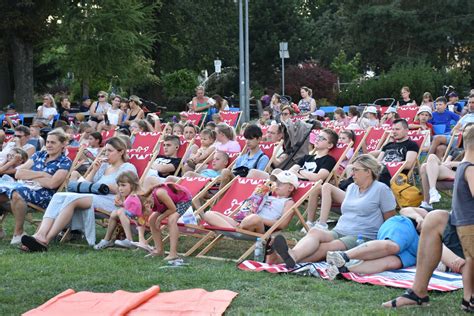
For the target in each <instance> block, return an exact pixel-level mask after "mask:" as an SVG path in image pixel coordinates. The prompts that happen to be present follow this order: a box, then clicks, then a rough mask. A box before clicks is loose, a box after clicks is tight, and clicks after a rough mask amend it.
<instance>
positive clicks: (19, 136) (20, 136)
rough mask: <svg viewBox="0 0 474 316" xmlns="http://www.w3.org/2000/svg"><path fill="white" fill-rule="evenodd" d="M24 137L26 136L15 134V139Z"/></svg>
mask: <svg viewBox="0 0 474 316" xmlns="http://www.w3.org/2000/svg"><path fill="white" fill-rule="evenodd" d="M23 136H25V135H16V134H15V137H18V138H22V137H23Z"/></svg>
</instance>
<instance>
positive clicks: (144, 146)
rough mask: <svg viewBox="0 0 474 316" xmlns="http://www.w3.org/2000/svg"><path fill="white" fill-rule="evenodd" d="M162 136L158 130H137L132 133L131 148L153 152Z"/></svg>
mask: <svg viewBox="0 0 474 316" xmlns="http://www.w3.org/2000/svg"><path fill="white" fill-rule="evenodd" d="M162 136H163V134H162V133H159V132H149V133H147V132H139V133H136V134H135V135H134V138H133V144H132V149H136V150H140V151H143V152H146V153H153V152H154V151H155V149H156V147H157V146H158V144H159V141H160V140H161V137H162Z"/></svg>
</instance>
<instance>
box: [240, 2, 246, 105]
mask: <svg viewBox="0 0 474 316" xmlns="http://www.w3.org/2000/svg"><path fill="white" fill-rule="evenodd" d="M243 11H244V10H243V7H242V0H239V106H240V109H241V110H244V109H245V104H246V93H245V51H244V12H243Z"/></svg>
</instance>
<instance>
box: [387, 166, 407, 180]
mask: <svg viewBox="0 0 474 316" xmlns="http://www.w3.org/2000/svg"><path fill="white" fill-rule="evenodd" d="M405 165H406V161H397V162H387V163H385V167H387V170H388V172H389V173H390V182H393V181H395V180H396V179H397V177H398V175H399V174H400V172H402V171H403V169H404V168H405Z"/></svg>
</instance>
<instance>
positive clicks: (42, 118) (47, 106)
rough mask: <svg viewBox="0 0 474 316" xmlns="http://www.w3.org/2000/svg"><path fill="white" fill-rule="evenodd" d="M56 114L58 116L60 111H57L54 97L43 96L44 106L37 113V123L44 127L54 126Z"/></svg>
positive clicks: (49, 95)
mask: <svg viewBox="0 0 474 316" xmlns="http://www.w3.org/2000/svg"><path fill="white" fill-rule="evenodd" d="M56 114H58V110H56V103H55V102H54V98H53V96H52V95H51V94H45V95H44V96H43V105H41V106H39V107H38V110H37V112H36V118H35V122H36V123H40V124H41V125H42V126H43V127H46V126H52V125H53V120H54V116H55V115H56Z"/></svg>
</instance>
